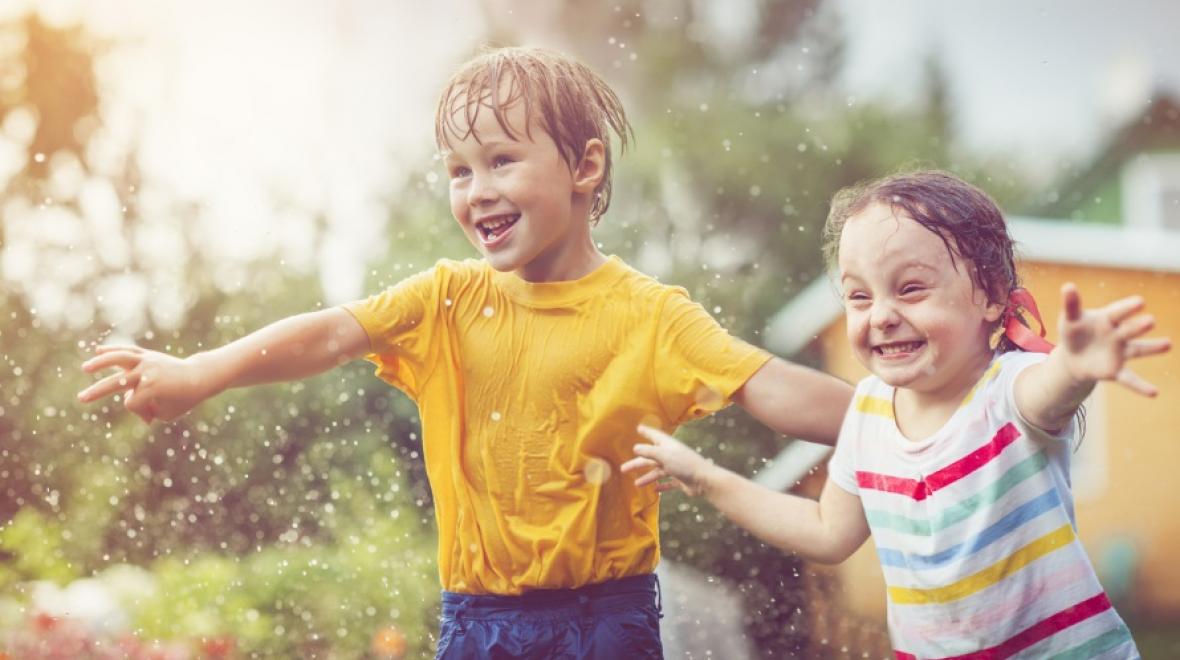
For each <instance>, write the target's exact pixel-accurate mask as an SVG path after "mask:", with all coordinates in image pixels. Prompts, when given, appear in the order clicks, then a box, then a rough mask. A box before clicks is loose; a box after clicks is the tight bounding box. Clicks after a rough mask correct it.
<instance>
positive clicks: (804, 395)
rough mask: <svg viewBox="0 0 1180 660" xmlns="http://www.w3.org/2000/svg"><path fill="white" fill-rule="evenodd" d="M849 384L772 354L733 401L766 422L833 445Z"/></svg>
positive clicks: (785, 431) (790, 433) (849, 394)
mask: <svg viewBox="0 0 1180 660" xmlns="http://www.w3.org/2000/svg"><path fill="white" fill-rule="evenodd" d="M851 400H852V386H851V385H849V384H848V383H845V382H844V381H842V380H840V379H839V378H836V377H835V376H829V375H828V374H825V373H822V372H819V371H816V370H815V369H810V368H808V367H804V366H802V365H798V364H793V363H790V362H787V361H786V360H783V359H780V358H773V359H771V360H770V361H769V362H767V363H766V365H765V366H763V367H762V368H761V369H759V370H758V371H756V372H754V375H753V376H751V377H750V379H749V380H747V381H746V384H745V385H742V386H741V388H739V389H738V391H737V392H734V394H733V401H734V403H736V404H738V405H739V406H741V407H743V408H745V409H746V411H747V412H749V413H750V414H751V415H753V416H754V418H755V419H757V420H758V421H760V422H762V423H763V424H765V425H766V426H768V427H770V428H772V429H774V430H775V431H777V432H779V433H782V434H783V435H788V436H791V437H792V438H802V439H803V440H810V441H811V442H819V443H822V444H825V445H835V444H836V436H837V435H839V434H840V424H841V423H843V421H844V412H845V411H847V410H848V403H849V402H850V401H851Z"/></svg>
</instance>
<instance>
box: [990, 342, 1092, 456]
mask: <svg viewBox="0 0 1180 660" xmlns="http://www.w3.org/2000/svg"><path fill="white" fill-rule="evenodd" d="M1047 357H1048V356H1047V355H1046V354H1044V353H1026V352H1024V351H1012V352H1010V353H1005V354H1003V355H1001V356H1000V357H999V358H998V359H999V360H1000V372H999V374H997V376H996V380H995V385H994V387H995V388H996V393H995V395H993V396H989V397H988V399H989V402H992V403H993V405H998V406H999V407H1000V410H998V411H996V412H997V413H998V414H999V415H1001V416H1002V417H1001V419H1011V420H1014V421H1015V422H1016V425H1017V426H1018V427H1019V428H1020V430H1021V431H1023V432H1024V434H1025V435H1026V436H1028V437H1030V438H1033V439H1035V440H1037V441H1040V442H1042V443H1044V442H1066V443H1068V442H1070V441H1072V440H1073V438H1074V437H1075V436H1076V435H1077V432H1078V422H1077V419H1076V417H1075V418H1074V419H1073V420H1071V421H1070V423H1069V424H1067V425H1066V426H1065V428H1063V429H1061V430H1060V431H1058V432H1057V433H1050V432H1048V431H1046V430H1044V429H1042V428H1041V427H1039V426H1036V425H1034V424H1033V423H1032V422H1030V421H1028V419H1026V418H1025V417H1024V415H1023V414H1021V412H1020V408H1018V407H1017V405H1016V378H1017V376H1019V375H1020V374H1021V372H1023V371H1024V370H1025V369H1027V368H1029V367H1031V366H1033V365H1034V364H1040V363H1041V362H1044V361H1045V358H1047Z"/></svg>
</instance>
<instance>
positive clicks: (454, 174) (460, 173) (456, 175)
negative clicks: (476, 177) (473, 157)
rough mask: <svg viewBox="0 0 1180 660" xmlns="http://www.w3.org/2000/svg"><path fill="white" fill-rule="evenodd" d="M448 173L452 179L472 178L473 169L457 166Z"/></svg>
mask: <svg viewBox="0 0 1180 660" xmlns="http://www.w3.org/2000/svg"><path fill="white" fill-rule="evenodd" d="M448 173H449V174H450V175H451V178H452V179H463V178H466V177H468V176H471V169H470V168H468V167H465V166H463V165H456V166H454V167H452V168H450V170H448Z"/></svg>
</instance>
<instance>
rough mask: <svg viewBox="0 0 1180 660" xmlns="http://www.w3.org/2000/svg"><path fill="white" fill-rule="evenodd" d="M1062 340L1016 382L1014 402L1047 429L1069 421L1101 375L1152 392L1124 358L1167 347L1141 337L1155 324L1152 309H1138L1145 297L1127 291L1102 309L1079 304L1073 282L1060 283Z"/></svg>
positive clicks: (1155, 352) (1138, 390)
mask: <svg viewBox="0 0 1180 660" xmlns="http://www.w3.org/2000/svg"><path fill="white" fill-rule="evenodd" d="M1061 302H1062V304H1061V316H1060V317H1059V319H1058V326H1059V327H1060V328H1061V343H1060V344H1058V345H1057V346H1056V347H1054V348H1053V350H1052V352H1050V353H1049V357H1048V358H1046V359H1045V361H1044V362H1042V363H1040V364H1036V365H1033V366H1031V367H1029V368H1027V369H1025V370H1024V371H1022V372H1021V373H1020V375H1019V376H1017V378H1016V383H1015V385H1014V390H1015V399H1016V407H1017V409H1019V410H1020V414H1021V415H1023V416H1024V418H1025V419H1027V420H1028V421H1029V422H1030V423H1032V424H1033V425H1035V426H1037V427H1038V428H1041V429H1045V430H1047V431H1051V432H1053V431H1058V430H1060V429H1062V428H1065V426H1066V425H1067V424H1069V421H1070V418H1071V417H1073V415H1074V413H1075V412H1077V410H1078V407H1079V406H1081V405H1082V402H1083V401H1085V399H1086V397H1087V396H1089V394H1090V392H1091V391H1093V389H1094V384H1095V383H1096V382H1098V381H1100V380H1114V381H1118V382H1119V383H1122V385H1123V386H1124V387H1126V388H1128V389H1130V390H1131V391H1132V392H1136V393H1138V394H1142V395H1143V396H1149V397H1150V396H1155V395H1156V394H1157V393H1158V391H1157V390H1156V388H1155V386H1153V385H1152V384H1151V383H1148V382H1147V381H1145V380H1143V379H1142V378H1140V377H1139V376H1138V375H1137V374H1135V373H1134V372H1133V371H1131V370H1130V369H1129V368H1128V367H1127V366H1126V364H1127V362H1128V361H1130V360H1133V359H1136V358H1141V357H1146V356H1149V355H1158V354H1160V353H1165V352H1167V351H1168V350H1169V349H1171V342H1170V341H1169V340H1168V339H1163V338H1159V339H1141V337H1142V336H1143V335H1145V334H1147V333H1148V332H1150V331H1151V329H1152V328H1153V327H1154V326H1155V319H1154V318H1153V317H1152V316H1151V315H1150V314H1139V312H1141V311H1142V310H1143V308H1144V302H1143V299H1142V298H1140V297H1139V296H1131V297H1129V298H1123V299H1121V300H1116V301H1115V302H1112V303H1111V304H1109V305H1107V306H1106V307H1103V308H1101V309H1082V298H1081V295H1080V294H1079V293H1078V290H1077V287H1076V286H1074V285H1073V283H1067V284H1065V285H1064V286H1063V287H1061Z"/></svg>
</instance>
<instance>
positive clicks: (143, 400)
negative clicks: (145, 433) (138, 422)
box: [123, 390, 156, 424]
mask: <svg viewBox="0 0 1180 660" xmlns="http://www.w3.org/2000/svg"><path fill="white" fill-rule="evenodd" d="M123 406H124V407H125V408H127V410H129V411H131V412H132V413H135V414H136V415H137V416H138V417H139V418H140V419H142V420H143V421H144V422H147V423H148V424H151V423H152V421H153V420H154V419H156V406H155V402H153V401H152V400H151V399H150V398H147V397H142V396H138V395H137V393H136V390H128V391H127V393H126V394H125V395H123Z"/></svg>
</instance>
